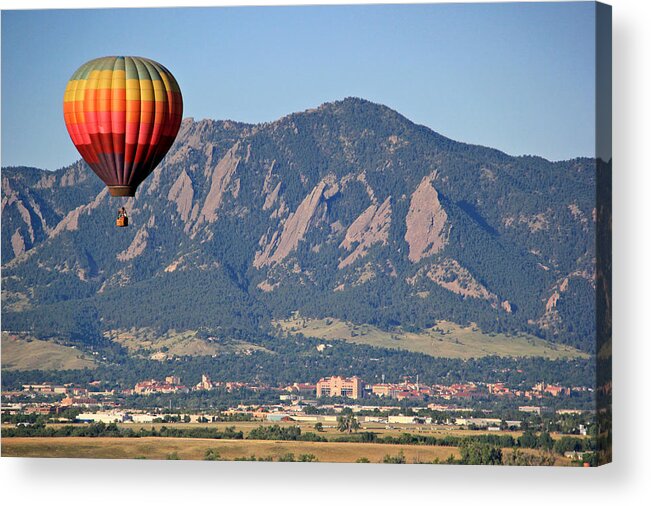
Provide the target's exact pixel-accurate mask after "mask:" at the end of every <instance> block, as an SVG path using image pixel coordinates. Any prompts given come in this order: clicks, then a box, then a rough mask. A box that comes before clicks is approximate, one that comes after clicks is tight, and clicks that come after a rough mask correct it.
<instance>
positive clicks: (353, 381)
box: [316, 376, 364, 399]
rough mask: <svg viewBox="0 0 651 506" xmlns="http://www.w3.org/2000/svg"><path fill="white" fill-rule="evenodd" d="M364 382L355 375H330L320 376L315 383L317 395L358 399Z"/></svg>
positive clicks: (361, 393)
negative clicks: (349, 376)
mask: <svg viewBox="0 0 651 506" xmlns="http://www.w3.org/2000/svg"><path fill="white" fill-rule="evenodd" d="M363 391H364V383H363V382H362V380H361V379H360V378H358V377H357V376H353V377H352V378H344V377H342V376H330V377H328V378H321V379H320V380H319V381H318V382H317V384H316V396H317V397H350V398H351V399H360V398H361V397H362V395H363Z"/></svg>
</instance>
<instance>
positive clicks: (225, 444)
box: [2, 437, 570, 466]
mask: <svg viewBox="0 0 651 506" xmlns="http://www.w3.org/2000/svg"><path fill="white" fill-rule="evenodd" d="M209 449H210V450H213V451H214V452H217V453H218V454H219V457H220V459H221V460H235V459H236V458H243V457H250V456H252V455H254V456H255V457H257V458H264V457H271V458H272V459H273V460H275V461H277V460H278V459H279V457H281V456H284V455H286V454H288V453H292V454H293V455H294V457H295V458H296V459H298V458H299V456H300V455H302V454H312V455H314V456H315V457H316V459H317V460H318V461H319V462H355V461H356V460H357V459H359V458H360V457H365V458H367V459H368V460H369V461H370V462H371V463H380V462H382V460H383V458H384V457H385V456H386V455H390V456H398V455H399V454H400V453H402V454H403V455H404V457H405V461H406V463H409V464H411V463H431V462H434V461H436V460H437V459H438V462H441V463H443V462H444V461H445V460H446V459H448V458H449V457H450V456H452V457H454V458H459V450H458V449H457V448H455V447H446V446H421V445H391V444H377V443H314V442H307V441H258V440H228V439H186V438H165V437H147V438H107V437H99V438H83V437H59V438H41V437H32V438H3V439H2V456H3V457H41V458H94V459H138V458H140V459H142V458H146V459H150V460H165V459H167V458H169V457H170V456H171V455H173V454H174V455H175V456H178V458H179V459H181V460H204V458H205V454H206V451H207V450H209ZM502 451H503V452H504V453H505V454H508V453H510V452H512V451H513V450H512V449H510V448H504V449H503V450H502ZM520 451H521V452H523V453H532V454H533V453H537V451H536V450H520ZM555 465H556V466H568V465H570V461H569V460H568V459H566V458H564V457H561V456H556V463H555Z"/></svg>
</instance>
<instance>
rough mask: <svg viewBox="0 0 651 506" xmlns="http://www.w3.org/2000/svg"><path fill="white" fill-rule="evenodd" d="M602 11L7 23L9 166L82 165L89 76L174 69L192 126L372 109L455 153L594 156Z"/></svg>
mask: <svg viewBox="0 0 651 506" xmlns="http://www.w3.org/2000/svg"><path fill="white" fill-rule="evenodd" d="M594 22H595V11H594V4H593V3H592V2H576V3H558V4H557V3H538V4H509V3H505V4H447V5H446V4H431V5H386V6H378V5H375V6H374V5H361V6H322V7H261V8H251V7H221V8H219V7H217V8H194V9H193V8H176V9H95V10H49V11H3V12H2V165H3V166H7V165H31V166H37V167H41V168H47V169H57V168H60V167H62V166H65V165H67V164H69V163H72V162H73V161H75V160H76V159H78V158H79V155H78V154H77V152H76V150H75V148H74V146H73V145H72V143H71V141H70V139H69V137H68V134H67V132H66V130H65V126H64V123H63V118H62V116H63V115H62V105H61V104H62V100H63V91H64V89H65V85H66V82H67V80H68V79H69V78H70V76H71V74H72V73H73V72H74V71H75V70H76V69H77V67H79V66H80V65H81V64H82V63H84V62H85V61H87V60H90V59H92V58H95V57H98V56H104V55H110V54H121V55H138V56H146V57H149V58H152V59H154V60H157V61H159V62H160V63H162V64H163V65H165V66H166V67H168V68H169V69H170V70H171V71H172V73H173V74H174V75H175V76H176V78H177V80H178V81H179V84H180V86H181V90H182V92H183V98H184V109H185V110H184V116H186V117H188V116H192V117H194V118H195V119H201V118H214V119H233V120H238V121H245V122H251V123H257V122H263V121H272V120H275V119H277V118H279V117H281V116H284V115H286V114H289V113H291V112H296V111H301V110H305V109H308V108H311V107H315V106H317V105H319V104H321V103H323V102H329V101H333V100H338V99H342V98H344V97H347V96H358V97H363V98H366V99H369V100H371V101H374V102H378V103H382V104H385V105H388V106H389V107H391V108H393V109H396V110H397V111H398V112H400V113H401V114H404V115H405V116H406V117H408V118H409V119H411V120H412V121H414V122H416V123H420V124H423V125H426V126H428V127H430V128H432V129H433V130H435V131H437V132H439V133H441V134H443V135H446V136H448V137H451V138H453V139H455V140H460V141H464V142H470V143H474V144H482V145H486V146H491V147H495V148H498V149H501V150H503V151H506V152H507V153H510V154H514V155H520V154H535V155H540V156H544V157H545V158H549V159H551V160H559V159H568V158H573V157H576V156H594V125H595V117H594V104H595V85H594V74H595V64H594V51H595V44H594Z"/></svg>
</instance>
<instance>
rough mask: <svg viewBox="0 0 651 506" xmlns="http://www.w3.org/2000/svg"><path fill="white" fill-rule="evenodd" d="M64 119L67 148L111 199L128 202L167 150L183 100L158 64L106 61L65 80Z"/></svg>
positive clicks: (100, 60)
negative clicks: (71, 147) (69, 141)
mask: <svg viewBox="0 0 651 506" xmlns="http://www.w3.org/2000/svg"><path fill="white" fill-rule="evenodd" d="M63 115H64V120H65V123H66V128H67V129H68V133H69V134H70V138H71V139H72V142H73V143H74V145H75V146H76V148H77V150H78V151H79V153H80V154H81V156H82V157H83V159H84V160H85V161H86V163H88V165H89V166H90V168H91V169H93V171H94V172H95V173H96V174H97V175H98V176H99V177H100V179H101V180H102V181H104V183H106V185H108V187H109V191H110V193H111V195H113V196H121V197H131V196H133V195H134V194H135V192H136V188H138V185H139V184H140V183H142V182H143V181H144V180H145V178H146V177H147V176H148V175H149V174H151V172H152V171H153V170H154V169H155V168H156V166H157V165H158V163H159V162H160V161H161V160H162V159H163V157H164V156H165V154H166V153H167V151H168V150H169V148H170V147H171V146H172V143H173V142H174V139H175V138H176V134H177V133H178V131H179V127H180V126H181V119H182V115H183V99H182V97H181V90H180V89H179V85H178V84H177V82H176V79H174V76H173V75H172V74H171V72H170V71H169V70H167V69H166V68H165V67H163V66H162V65H161V64H159V63H156V62H155V61H153V60H149V59H147V58H139V57H132V56H107V57H104V58H97V59H95V60H91V61H89V62H87V63H85V64H84V65H82V66H81V67H79V69H78V70H77V71H76V72H75V73H74V74H73V76H72V77H71V78H70V81H68V85H67V87H66V91H65V95H64V98H63Z"/></svg>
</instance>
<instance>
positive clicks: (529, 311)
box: [2, 98, 597, 351]
mask: <svg viewBox="0 0 651 506" xmlns="http://www.w3.org/2000/svg"><path fill="white" fill-rule="evenodd" d="M596 165H597V163H596V161H595V160H591V159H588V158H577V159H574V160H568V161H563V162H549V161H547V160H545V159H543V158H540V157H512V156H509V155H507V154H505V153H503V152H501V151H498V150H495V149H492V148H486V147H482V146H476V145H470V144H464V143H460V142H457V141H453V140H451V139H448V138H446V137H444V136H441V135H440V134H437V133H436V132H433V131H432V130H430V129H428V128H427V127H424V126H422V125H416V124H414V123H412V122H411V121H409V120H408V119H407V118H405V117H404V116H402V115H400V114H399V113H397V112H396V111H393V110H391V109H389V108H388V107H386V106H382V105H379V104H373V103H372V102H368V101H366V100H363V99H356V98H348V99H344V100H342V101H337V102H331V103H327V104H323V105H322V106H320V107H318V108H316V109H309V110H307V111H303V112H298V113H293V114H289V115H287V116H284V117H283V118H280V119H279V120H276V121H274V122H270V123H261V124H258V125H249V124H245V123H239V122H234V121H229V120H224V121H218V120H200V121H193V120H191V119H188V118H186V119H184V120H183V123H182V126H181V131H180V133H179V136H178V138H177V141H176V142H175V144H174V146H173V147H172V148H171V150H170V152H169V153H168V155H167V156H166V158H165V159H164V160H163V162H162V163H161V165H160V167H159V168H157V169H156V170H155V171H154V173H153V174H152V175H151V176H150V177H149V178H148V180H147V181H146V182H145V183H144V184H143V185H142V186H141V187H140V188H139V190H138V193H137V196H136V199H134V200H133V201H130V202H129V203H128V204H127V209H128V210H129V212H130V216H131V221H132V226H131V227H130V228H129V229H128V230H126V231H124V233H118V232H117V231H116V230H114V229H113V224H112V220H113V214H114V208H116V207H117V205H118V200H113V201H112V200H110V199H109V198H108V197H106V196H105V194H102V190H101V188H102V185H101V182H99V180H98V179H97V178H95V177H94V176H93V175H92V174H91V173H90V171H89V170H88V168H87V167H86V166H85V164H83V163H82V162H77V163H75V164H73V165H71V166H69V167H67V168H62V169H59V170H58V171H54V172H50V173H47V174H45V173H44V172H42V173H39V172H34V169H25V170H22V169H18V168H14V169H3V171H2V189H3V201H2V216H3V225H2V240H3V248H2V256H3V284H4V288H3V310H2V311H3V320H5V322H8V324H9V325H10V326H12V327H14V328H12V330H25V329H29V328H30V327H32V326H34V325H37V326H38V323H36V322H39V321H41V323H42V320H43V318H45V319H46V320H47V319H48V318H49V319H50V323H51V326H53V327H54V328H57V325H58V323H57V321H58V320H57V319H56V318H55V320H56V321H55V320H52V318H51V317H52V313H53V312H57V313H60V314H63V315H67V316H66V317H65V318H64V319H66V318H67V320H72V323H71V322H70V321H68V323H67V324H65V325H61V326H60V328H61V329H66V328H72V327H76V328H77V330H76V332H80V333H81V334H83V333H84V332H95V333H96V334H98V335H97V336H96V338H97V339H101V335H102V333H103V332H106V331H107V330H112V329H115V328H118V327H116V325H118V326H119V325H122V324H123V323H125V322H127V321H128V322H129V323H131V324H133V323H134V322H137V321H138V318H142V317H143V316H144V319H147V316H146V315H144V314H139V312H138V310H137V309H133V310H131V313H133V314H132V315H131V317H130V318H131V320H129V317H126V316H124V315H122V314H120V306H119V304H118V305H116V302H115V301H116V300H119V296H118V292H120V291H122V294H121V297H123V298H124V300H127V301H129V303H130V304H135V302H136V301H138V300H139V299H138V297H145V298H146V296H145V295H144V291H143V288H142V287H145V286H149V287H150V289H151V290H154V292H155V293H158V294H164V295H165V296H169V297H174V294H177V296H178V293H184V294H186V295H185V297H187V300H186V301H184V302H183V303H180V302H179V304H178V308H179V309H178V311H179V312H180V313H181V314H180V315H179V317H178V318H177V321H181V322H185V323H183V324H184V325H186V326H189V327H197V326H209V327H220V326H221V327H224V328H226V327H227V328H228V329H229V330H228V331H229V332H234V333H238V332H249V333H254V334H255V333H259V332H267V331H268V330H269V328H268V325H266V323H265V322H268V321H270V319H271V317H272V316H286V315H287V314H288V313H289V312H291V311H294V310H301V312H302V313H304V314H306V315H311V316H314V317H322V316H335V317H340V318H342V319H348V320H353V321H360V322H364V323H371V324H376V325H379V326H381V327H390V326H392V325H407V326H410V325H415V326H417V327H426V326H431V324H433V322H435V321H436V320H437V319H448V320H452V321H457V322H458V323H460V324H463V323H468V322H470V321H474V322H476V323H479V324H480V325H481V326H482V328H484V329H485V330H488V331H490V330H496V331H498V330H504V331H513V332H516V331H527V332H532V333H535V334H537V335H540V336H541V337H545V338H547V339H551V340H555V341H558V342H562V343H565V344H571V345H575V346H577V347H579V348H581V349H583V350H588V351H592V350H593V348H594V334H593V329H591V328H590V321H591V320H590V319H591V318H592V317H593V316H594V307H592V305H591V302H592V301H593V300H594V277H595V273H594V269H595V268H594V265H595V254H594V244H593V243H594V226H595V217H594V216H595V203H594V185H595V173H596V170H597V167H596ZM36 170H37V171H38V170H39V169H36ZM419 189H420V190H419ZM21 206H22V208H21ZM25 216H28V219H25ZM62 224H63V225H62ZM30 227H31V228H30ZM30 230H31V232H30ZM18 236H20V238H21V239H22V245H21V240H20V239H18ZM14 237H16V239H14ZM570 237H571V238H572V241H570V240H568V239H569V238H570ZM100 245H102V246H103V248H102V247H100ZM170 277H172V278H175V279H177V281H178V282H179V283H180V285H183V287H184V288H182V289H180V290H175V289H174V287H173V286H172V285H171V284H170V281H169V278H170ZM166 278H167V279H166ZM207 280H211V281H210V282H211V283H214V284H215V286H212V287H210V288H209V289H207V290H206V291H205V293H203V292H202V293H203V296H204V297H208V299H207V300H210V297H219V299H215V300H220V301H221V300H225V301H227V302H226V303H225V304H220V306H221V305H223V306H224V307H223V308H222V309H223V311H222V310H217V311H214V310H212V309H210V307H209V306H207V305H206V301H205V300H203V301H199V300H198V299H197V298H198V295H197V294H194V293H192V291H191V290H190V289H189V288H188V287H191V286H192V284H193V283H199V284H204V283H206V282H207ZM408 280H411V281H408ZM141 285H142V287H141ZM561 287H563V289H561ZM135 294H139V295H137V296H136V295H135ZM235 294H237V295H235ZM154 298H156V297H154ZM160 299H161V300H160V301H157V302H156V301H149V302H148V306H147V307H148V309H149V310H150V311H154V312H159V310H160V308H161V307H169V305H168V304H167V302H165V301H164V300H163V299H164V296H163V295H161V296H160ZM157 300H158V299H157ZM550 301H551V302H550ZM68 306H71V307H68ZM73 306H76V307H73ZM196 307H202V308H204V309H203V310H204V311H206V312H207V313H210V314H201V313H198V312H197V310H196ZM236 308H237V310H235V309H236ZM80 312H81V313H82V314H81V315H80ZM141 312H142V313H144V310H143V311H141ZM184 312H186V313H188V314H182V313H184ZM328 312H329V313H331V314H325V313H328ZM190 313H191V314H190ZM197 313H198V314H197ZM579 313H581V314H583V317H582V319H580V321H579V324H577V323H576V321H575V318H576V316H577V315H578V314H579ZM229 314H230V315H229ZM92 315H95V316H97V317H98V320H99V321H98V322H95V323H93V322H92V321H91V320H92V319H93V317H92ZM233 315H236V316H235V317H234V316H233ZM172 320H173V318H172V317H171V316H169V315H167V316H165V317H163V318H161V319H160V320H159V322H158V323H159V324H160V325H162V326H163V327H165V326H168V327H169V326H170V325H172V324H173V321H172ZM592 321H594V320H592ZM75 322H76V323H75ZM225 322H228V324H227V325H224V323H225ZM84 325H87V326H88V329H86V330H83V331H81V330H79V329H80V328H83V327H84ZM43 332H45V330H43ZM591 340H592V343H591Z"/></svg>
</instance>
